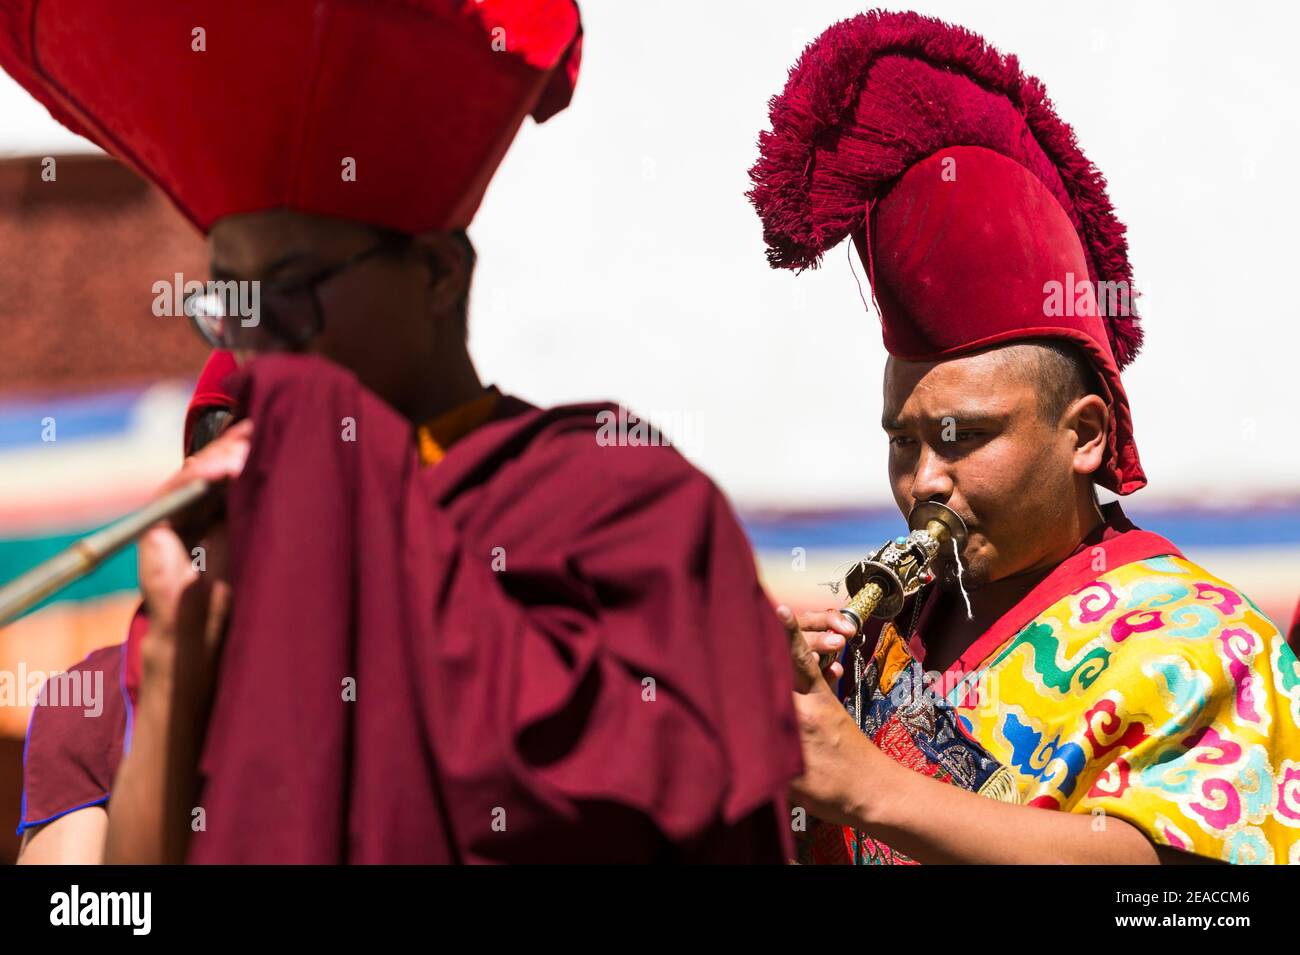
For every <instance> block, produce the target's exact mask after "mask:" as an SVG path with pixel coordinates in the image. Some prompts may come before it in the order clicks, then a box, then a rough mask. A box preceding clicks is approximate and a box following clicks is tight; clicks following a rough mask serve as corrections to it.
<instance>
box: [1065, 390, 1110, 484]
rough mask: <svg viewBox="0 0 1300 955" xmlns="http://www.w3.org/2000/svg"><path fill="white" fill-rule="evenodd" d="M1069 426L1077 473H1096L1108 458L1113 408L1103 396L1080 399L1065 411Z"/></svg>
mask: <svg viewBox="0 0 1300 955" xmlns="http://www.w3.org/2000/svg"><path fill="white" fill-rule="evenodd" d="M1065 426H1066V428H1067V429H1068V430H1069V431H1070V432H1071V433H1073V435H1074V471H1075V473H1076V474H1094V473H1096V471H1097V469H1098V468H1100V467H1101V461H1102V458H1103V457H1105V455H1106V437H1107V435H1108V434H1109V431H1110V409H1109V408H1107V407H1106V402H1105V401H1104V400H1102V398H1101V396H1100V395H1084V396H1083V397H1082V398H1076V399H1075V400H1074V401H1073V402H1072V403H1071V404H1070V407H1069V408H1067V409H1066V412H1065Z"/></svg>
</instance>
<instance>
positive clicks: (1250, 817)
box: [947, 556, 1300, 863]
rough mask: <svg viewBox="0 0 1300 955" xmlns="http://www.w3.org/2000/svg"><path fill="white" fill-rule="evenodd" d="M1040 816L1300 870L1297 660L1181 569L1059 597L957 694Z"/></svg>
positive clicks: (1237, 603) (971, 729) (1133, 570)
mask: <svg viewBox="0 0 1300 955" xmlns="http://www.w3.org/2000/svg"><path fill="white" fill-rule="evenodd" d="M947 701H948V702H949V703H951V704H954V705H955V707H956V712H957V714H958V718H959V721H960V722H961V724H962V727H963V729H964V730H965V731H967V732H968V733H969V734H970V735H971V736H972V737H973V738H974V739H975V740H977V741H978V742H979V743H980V744H982V746H983V748H984V749H985V750H986V751H987V752H988V753H989V754H990V755H991V756H992V757H993V758H994V759H995V760H997V761H998V762H999V763H1001V764H1002V765H1003V766H1005V767H1007V768H1009V769H1010V770H1011V772H1012V774H1013V778H1014V780H1015V784H1016V788H1017V790H1018V793H1019V801H1020V802H1022V803H1024V804H1026V805H1031V806H1041V807H1044V808H1049V809H1061V810H1065V811H1069V812H1080V813H1092V814H1094V816H1095V817H1096V819H1097V824H1098V825H1104V824H1105V817H1106V816H1114V817H1117V818H1120V819H1124V820H1126V821H1128V822H1130V823H1132V824H1133V825H1135V826H1137V827H1138V828H1140V829H1141V830H1142V831H1143V832H1144V833H1146V835H1147V836H1148V837H1149V838H1150V839H1151V840H1152V841H1153V842H1155V843H1157V844H1160V845H1166V846H1172V847H1174V848H1177V849H1183V850H1186V851H1189V852H1194V853H1196V854H1198V855H1203V856H1209V857H1212V858H1215V859H1221V860H1224V861H1227V862H1237V863H1297V862H1300V663H1297V661H1296V657H1295V655H1294V653H1292V651H1291V649H1290V648H1289V647H1287V645H1286V643H1285V641H1284V640H1283V637H1282V635H1281V634H1280V633H1279V632H1278V629H1277V627H1275V626H1274V625H1273V624H1272V623H1271V622H1270V621H1269V620H1268V618H1266V617H1265V616H1264V615H1263V614H1262V613H1261V612H1260V611H1259V608H1257V607H1256V606H1255V605H1254V604H1253V603H1251V601H1250V600H1249V599H1248V598H1247V597H1245V596H1243V595H1242V594H1240V593H1239V592H1237V591H1236V590H1235V589H1233V588H1232V587H1231V586H1229V585H1228V584H1226V583H1224V582H1223V581H1222V580H1219V579H1218V578H1216V577H1214V576H1213V575H1211V574H1209V573H1207V572H1206V571H1205V570H1203V569H1202V568H1200V567H1198V566H1197V565H1195V564H1193V563H1191V562H1190V561H1188V560H1185V559H1183V558H1181V557H1173V556H1165V557H1153V558H1148V559H1146V560H1139V561H1135V562H1133V563H1129V564H1125V565H1124V566H1122V567H1118V568H1116V569H1114V570H1111V571H1109V572H1108V573H1104V574H1102V575H1100V576H1099V577H1097V578H1096V579H1095V580H1094V581H1092V582H1091V583H1090V584H1087V585H1086V586H1084V587H1081V588H1079V589H1077V590H1076V591H1074V592H1073V593H1071V594H1069V595H1068V596H1066V597H1064V598H1062V599H1060V600H1058V601H1057V602H1056V603H1055V604H1053V605H1052V606H1051V607H1049V608H1048V609H1047V610H1046V611H1045V612H1043V613H1041V614H1039V615H1038V616H1037V617H1036V618H1035V619H1034V620H1033V621H1032V622H1031V623H1029V624H1028V625H1027V626H1025V627H1024V628H1023V629H1021V630H1020V631H1019V632H1017V633H1016V634H1015V635H1014V636H1013V637H1012V638H1011V639H1010V640H1008V641H1007V642H1006V643H1004V644H1003V645H1002V647H1000V648H999V649H997V650H996V651H995V652H994V653H992V654H991V655H990V656H989V657H988V658H987V662H986V663H985V664H983V665H982V666H980V667H979V668H977V669H976V670H975V671H974V672H973V673H972V674H970V675H969V676H968V677H966V678H965V679H964V680H963V682H962V683H961V684H959V685H958V686H957V687H955V688H954V689H952V690H950V691H949V692H948V696H947Z"/></svg>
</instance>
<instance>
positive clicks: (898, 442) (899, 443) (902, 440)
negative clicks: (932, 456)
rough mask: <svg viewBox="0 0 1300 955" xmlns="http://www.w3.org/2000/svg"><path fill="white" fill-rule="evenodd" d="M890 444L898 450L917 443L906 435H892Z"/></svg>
mask: <svg viewBox="0 0 1300 955" xmlns="http://www.w3.org/2000/svg"><path fill="white" fill-rule="evenodd" d="M889 443H890V444H891V445H893V446H894V447H896V448H908V447H911V446H912V445H913V444H915V443H916V442H915V441H914V440H912V439H911V438H909V437H908V436H907V435H905V434H892V435H890V436H889Z"/></svg>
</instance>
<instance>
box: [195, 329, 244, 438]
mask: <svg viewBox="0 0 1300 955" xmlns="http://www.w3.org/2000/svg"><path fill="white" fill-rule="evenodd" d="M237 367H238V365H237V364H236V362H235V356H234V354H233V353H231V352H228V351H223V350H222V349H217V350H215V351H213V352H212V354H210V355H208V361H207V364H205V365H204V366H203V371H202V372H200V373H199V381H198V384H197V385H195V387H194V394H193V396H191V398H190V406H189V408H187V409H186V411H185V435H184V443H183V444H182V445H181V448H182V449H183V451H182V453H189V449H190V437H191V436H192V435H193V434H194V425H195V423H196V422H197V421H198V417H199V414H200V413H201V412H204V411H207V410H208V409H210V408H221V409H224V410H226V411H230V412H235V411H237V410H238V408H239V403H238V402H237V401H235V396H234V394H232V393H231V391H230V389H229V388H227V387H226V379H227V378H228V377H229V376H230V375H231V374H232V373H233V372H234V371H235V369H236V368H237Z"/></svg>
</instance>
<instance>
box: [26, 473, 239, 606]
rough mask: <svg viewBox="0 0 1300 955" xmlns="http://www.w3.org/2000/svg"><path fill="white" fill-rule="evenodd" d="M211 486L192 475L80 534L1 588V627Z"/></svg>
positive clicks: (170, 515) (210, 488) (196, 500)
mask: <svg viewBox="0 0 1300 955" xmlns="http://www.w3.org/2000/svg"><path fill="white" fill-rule="evenodd" d="M212 487H213V485H212V482H210V481H207V480H204V479H203V478H195V479H194V480H193V481H191V482H189V483H188V484H185V485H183V486H181V487H179V488H177V489H176V490H174V491H172V492H170V493H169V494H165V495H163V496H162V497H160V498H158V499H157V500H156V501H152V502H150V503H148V504H146V505H145V506H144V507H141V508H139V509H138V510H135V511H132V512H131V513H130V514H128V515H126V517H124V518H122V519H121V520H119V521H117V522H116V523H113V524H110V525H109V526H108V527H105V528H103V529H102V530H98V531H95V532H94V533H93V534H89V535H87V536H86V537H83V538H82V539H81V540H79V541H77V542H76V543H75V544H73V545H72V546H71V547H69V548H68V549H67V550H65V551H62V552H61V553H58V554H56V555H54V556H53V557H51V558H50V559H49V560H47V561H44V562H42V563H40V564H37V565H36V566H35V567H33V568H32V569H31V570H29V571H27V572H26V573H24V574H22V575H21V576H20V577H17V578H15V579H14V580H12V581H10V582H9V583H8V584H6V585H5V586H3V587H0V627H3V626H5V625H6V624H9V623H12V622H13V621H14V620H17V619H18V618H19V617H21V616H22V615H23V614H24V613H26V612H27V611H28V610H30V609H31V608H32V607H34V606H36V605H37V604H38V603H40V602H41V601H42V600H44V599H45V598H46V597H49V596H52V595H53V594H56V593H58V592H59V591H60V590H62V589H63V588H64V587H67V586H68V585H69V584H71V583H74V582H75V581H77V580H80V579H81V578H82V577H84V576H86V574H88V573H90V572H91V571H92V570H94V569H95V568H96V567H98V566H99V565H100V564H102V563H103V562H104V561H106V560H108V559H109V558H110V557H112V556H113V555H114V554H116V553H118V552H119V551H121V550H122V549H124V548H125V547H127V546H128V545H129V544H130V543H131V542H132V541H133V540H135V539H136V538H137V537H139V536H140V535H141V534H143V533H144V532H145V531H147V530H148V529H149V528H150V527H152V526H153V525H154V524H157V523H158V522H159V521H165V520H168V519H170V518H173V517H175V516H177V515H178V514H180V513H181V512H183V511H185V510H186V509H187V508H189V507H191V506H193V505H194V504H196V503H198V502H199V501H201V500H202V499H203V498H204V497H206V496H207V494H208V492H209V491H211V490H212Z"/></svg>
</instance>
